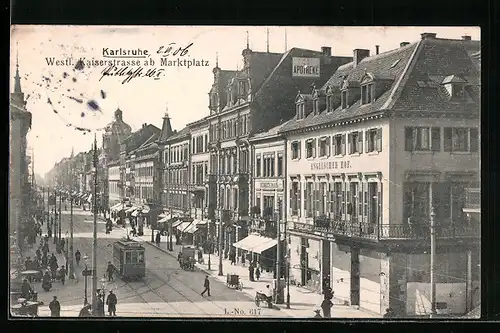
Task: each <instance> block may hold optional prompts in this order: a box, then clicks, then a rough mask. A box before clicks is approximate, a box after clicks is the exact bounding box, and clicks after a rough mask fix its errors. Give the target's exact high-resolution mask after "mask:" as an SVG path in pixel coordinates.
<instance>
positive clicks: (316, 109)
mask: <svg viewBox="0 0 500 333" xmlns="http://www.w3.org/2000/svg"><path fill="white" fill-rule="evenodd" d="M313 114H315V115H316V114H319V98H318V97H316V98H315V99H314V101H313Z"/></svg>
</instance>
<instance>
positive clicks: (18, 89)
mask: <svg viewBox="0 0 500 333" xmlns="http://www.w3.org/2000/svg"><path fill="white" fill-rule="evenodd" d="M14 93H17V94H22V90H21V77H20V76H19V49H17V50H16V76H15V77H14Z"/></svg>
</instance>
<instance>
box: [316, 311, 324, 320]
mask: <svg viewBox="0 0 500 333" xmlns="http://www.w3.org/2000/svg"><path fill="white" fill-rule="evenodd" d="M320 312H321V310H314V313H316V314H315V315H314V318H323V317H321V313H320Z"/></svg>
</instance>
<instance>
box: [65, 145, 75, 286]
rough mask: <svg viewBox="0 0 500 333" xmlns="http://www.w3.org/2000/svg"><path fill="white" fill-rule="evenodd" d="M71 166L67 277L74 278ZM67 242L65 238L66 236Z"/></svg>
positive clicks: (72, 175)
mask: <svg viewBox="0 0 500 333" xmlns="http://www.w3.org/2000/svg"><path fill="white" fill-rule="evenodd" d="M71 157H73V150H72V151H71ZM70 167H71V184H70V186H71V188H70V194H69V195H70V213H69V214H70V215H69V227H70V239H69V278H70V279H71V280H73V279H74V278H75V265H74V261H73V245H74V244H73V181H74V174H73V165H71V166H70ZM66 242H67V238H66ZM66 258H67V259H66V260H68V255H67V254H66Z"/></svg>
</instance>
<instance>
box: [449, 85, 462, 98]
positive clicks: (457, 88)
mask: <svg viewBox="0 0 500 333" xmlns="http://www.w3.org/2000/svg"><path fill="white" fill-rule="evenodd" d="M451 97H453V98H459V99H463V98H464V97H465V89H464V85H463V84H459V83H455V84H452V85H451Z"/></svg>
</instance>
